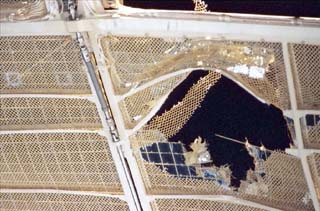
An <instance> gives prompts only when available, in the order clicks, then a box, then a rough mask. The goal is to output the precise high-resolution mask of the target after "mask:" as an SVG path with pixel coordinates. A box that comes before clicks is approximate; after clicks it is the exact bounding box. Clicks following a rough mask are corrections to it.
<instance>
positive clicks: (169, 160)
mask: <svg viewBox="0 0 320 211" xmlns="http://www.w3.org/2000/svg"><path fill="white" fill-rule="evenodd" d="M161 157H162V161H163V163H170V164H174V161H173V156H172V154H169V153H162V154H161Z"/></svg>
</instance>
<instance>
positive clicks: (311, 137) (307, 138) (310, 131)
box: [302, 124, 320, 149]
mask: <svg viewBox="0 0 320 211" xmlns="http://www.w3.org/2000/svg"><path fill="white" fill-rule="evenodd" d="M302 134H303V139H304V145H305V147H306V148H315V149H320V124H317V125H314V126H312V127H310V126H309V127H305V128H304V129H302Z"/></svg>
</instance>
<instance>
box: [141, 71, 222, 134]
mask: <svg viewBox="0 0 320 211" xmlns="http://www.w3.org/2000/svg"><path fill="white" fill-rule="evenodd" d="M220 78H221V74H220V73H217V72H214V71H212V72H210V73H209V74H208V75H207V76H205V77H203V78H202V79H200V80H199V81H198V82H197V83H196V84H194V85H193V86H192V87H191V88H190V89H189V91H188V92H187V94H186V96H185V97H184V98H183V99H182V100H181V102H180V103H179V104H177V105H175V106H174V107H172V108H171V109H170V110H168V111H166V112H164V113H163V114H162V115H161V116H156V117H155V118H154V119H153V120H151V121H150V123H148V125H146V126H145V127H144V129H145V130H159V131H160V132H161V133H162V134H165V136H166V137H171V136H173V135H174V134H176V133H177V132H178V131H179V130H180V129H181V128H182V127H183V125H184V124H185V123H186V122H187V121H188V120H189V118H190V117H191V116H192V114H193V113H194V111H195V110H196V109H197V108H198V107H199V105H200V103H201V102H202V100H203V99H204V97H205V96H206V94H207V92H208V90H209V88H210V87H212V86H214V84H215V83H216V82H217V81H218V80H219V79H220Z"/></svg>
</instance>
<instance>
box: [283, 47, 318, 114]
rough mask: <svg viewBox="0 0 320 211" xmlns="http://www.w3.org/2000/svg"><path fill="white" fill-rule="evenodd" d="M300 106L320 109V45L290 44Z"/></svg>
mask: <svg viewBox="0 0 320 211" xmlns="http://www.w3.org/2000/svg"><path fill="white" fill-rule="evenodd" d="M289 50H290V55H291V66H292V71H293V75H294V78H295V88H296V94H297V101H298V106H299V108H301V109H320V83H319V81H320V72H319V69H320V60H319V58H320V45H308V44H295V43H291V44H289Z"/></svg>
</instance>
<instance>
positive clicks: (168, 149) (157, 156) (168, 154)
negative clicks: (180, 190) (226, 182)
mask: <svg viewBox="0 0 320 211" xmlns="http://www.w3.org/2000/svg"><path fill="white" fill-rule="evenodd" d="M140 152H141V155H142V158H143V159H144V160H146V161H148V162H151V163H154V164H155V165H156V166H157V167H159V168H160V169H161V170H165V171H166V172H168V173H169V174H172V175H175V176H177V177H180V178H193V179H205V180H215V177H214V176H212V175H210V171H208V172H207V174H203V176H202V175H197V171H196V168H195V167H194V166H187V165H186V164H185V158H184V155H183V153H184V148H183V145H182V144H181V143H168V142H167V143H164V142H161V143H160V142H156V143H153V144H151V145H149V146H146V147H142V148H141V149H140ZM211 174H213V173H212V172H211Z"/></svg>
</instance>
